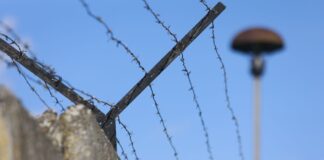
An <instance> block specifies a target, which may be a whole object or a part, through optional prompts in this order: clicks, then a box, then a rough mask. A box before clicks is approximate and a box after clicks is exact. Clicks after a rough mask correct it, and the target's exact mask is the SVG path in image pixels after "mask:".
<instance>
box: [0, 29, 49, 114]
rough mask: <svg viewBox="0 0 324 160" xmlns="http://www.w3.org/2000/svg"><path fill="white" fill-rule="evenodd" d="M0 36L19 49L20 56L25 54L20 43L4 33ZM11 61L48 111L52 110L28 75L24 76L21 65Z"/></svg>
mask: <svg viewBox="0 0 324 160" xmlns="http://www.w3.org/2000/svg"><path fill="white" fill-rule="evenodd" d="M0 35H1V36H2V37H4V38H5V40H7V41H8V42H9V44H11V45H14V46H15V47H16V48H17V50H18V51H19V52H20V54H24V51H23V50H22V49H21V47H20V46H19V45H18V43H17V42H16V41H14V40H13V39H11V38H10V37H9V36H7V35H5V34H3V33H0ZM11 60H12V64H13V66H14V67H15V68H16V69H17V71H18V73H19V74H20V75H21V76H22V77H23V79H24V81H25V82H26V84H27V85H28V87H29V88H30V89H31V91H32V92H33V93H34V94H35V95H36V96H37V97H38V99H39V100H40V101H41V102H42V103H43V105H45V107H46V108H47V109H49V110H51V107H49V105H48V104H47V103H46V101H45V100H44V99H43V98H42V97H41V96H40V94H39V93H38V91H37V90H36V88H35V87H34V86H33V85H32V84H31V83H30V82H29V80H28V78H27V77H26V75H25V74H24V72H23V71H22V69H21V68H20V67H19V65H18V64H17V63H16V62H15V60H14V59H13V58H11Z"/></svg>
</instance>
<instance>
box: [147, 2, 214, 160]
mask: <svg viewBox="0 0 324 160" xmlns="http://www.w3.org/2000/svg"><path fill="white" fill-rule="evenodd" d="M142 1H143V2H144V5H145V6H144V8H145V9H146V10H148V11H149V12H150V13H151V14H152V15H153V17H154V18H155V20H156V23H157V24H159V25H160V26H161V27H162V28H163V29H164V30H165V31H166V32H167V34H168V35H169V36H171V38H172V39H171V40H172V41H174V42H175V43H179V40H178V38H177V35H176V34H175V33H174V32H172V31H171V27H170V26H167V25H166V24H165V23H164V22H163V21H162V20H161V18H160V15H159V14H158V13H157V12H155V11H154V10H153V9H152V7H151V6H150V4H149V3H148V2H147V1H146V0H142ZM180 61H181V64H182V67H183V70H182V71H183V72H184V73H185V75H186V77H187V80H188V82H189V86H190V88H189V91H191V93H192V96H193V100H194V103H195V105H196V109H197V110H198V116H199V119H200V123H201V125H202V128H203V134H204V137H205V140H206V141H205V143H206V147H207V152H208V155H209V159H210V160H213V159H214V157H213V153H212V149H211V144H210V139H209V133H208V131H207V125H206V123H205V120H204V117H203V112H202V109H201V106H200V103H199V101H198V97H197V93H196V91H195V89H194V85H193V82H192V79H191V76H190V73H191V72H190V71H189V69H188V67H187V64H186V61H185V57H184V55H183V53H181V54H180Z"/></svg>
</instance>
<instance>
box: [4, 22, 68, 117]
mask: <svg viewBox="0 0 324 160" xmlns="http://www.w3.org/2000/svg"><path fill="white" fill-rule="evenodd" d="M0 26H2V27H3V28H4V29H5V31H6V32H8V33H9V34H10V35H11V36H13V38H14V39H15V40H14V41H15V42H16V45H19V44H21V45H22V46H23V48H24V50H25V51H27V53H29V54H30V55H31V56H32V59H33V60H34V61H35V62H36V63H37V64H39V65H40V66H42V67H43V68H44V69H45V70H46V71H48V72H49V73H52V74H54V73H55V71H54V69H53V68H51V67H49V66H47V65H44V64H43V63H41V62H39V61H38V59H37V57H36V54H35V52H33V51H32V50H31V49H30V46H29V44H27V43H25V42H23V40H22V38H21V37H20V36H19V35H18V34H17V33H16V32H15V31H14V29H13V28H11V27H10V26H9V25H7V24H6V23H4V22H2V21H1V20H0ZM12 40H13V39H12ZM19 46H20V45H19ZM19 49H20V50H21V48H19ZM7 64H9V63H7ZM20 71H21V72H22V70H20ZM23 75H25V77H26V78H27V79H29V80H30V81H33V82H34V83H36V84H38V85H41V86H43V87H44V88H45V89H46V90H47V91H48V93H49V95H50V96H51V97H52V98H53V99H54V101H55V105H59V106H60V108H61V111H62V112H63V111H65V108H64V106H63V105H62V103H61V102H60V101H59V100H58V98H57V97H56V96H55V95H54V93H53V92H52V89H51V88H50V87H49V86H48V84H47V83H46V82H45V81H43V82H42V81H40V80H36V79H34V78H32V77H31V76H29V75H28V74H26V73H23Z"/></svg>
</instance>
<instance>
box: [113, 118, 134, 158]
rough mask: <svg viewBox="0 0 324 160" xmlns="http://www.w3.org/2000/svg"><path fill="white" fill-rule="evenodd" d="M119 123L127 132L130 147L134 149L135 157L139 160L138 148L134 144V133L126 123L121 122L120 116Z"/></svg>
mask: <svg viewBox="0 0 324 160" xmlns="http://www.w3.org/2000/svg"><path fill="white" fill-rule="evenodd" d="M117 122H118V123H119V124H120V125H121V126H122V128H123V129H124V130H125V131H126V133H127V135H128V139H129V141H130V146H131V147H132V152H133V154H134V156H135V159H136V160H139V158H138V155H137V152H136V148H135V143H134V140H133V134H132V132H131V131H130V130H129V129H128V127H127V126H126V125H125V123H123V122H122V121H121V120H120V117H119V116H118V117H117Z"/></svg>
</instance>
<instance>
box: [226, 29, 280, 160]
mask: <svg viewBox="0 0 324 160" xmlns="http://www.w3.org/2000/svg"><path fill="white" fill-rule="evenodd" d="M283 46H284V44H283V40H282V39H281V37H280V36H279V35H278V34H276V33H275V32H273V31H271V30H269V29H265V28H251V29H248V30H245V31H243V32H240V33H239V34H238V35H237V36H236V37H235V38H234V40H233V42H232V48H233V49H234V50H237V51H240V52H242V53H244V54H247V55H251V56H252V61H251V73H252V75H253V77H254V96H255V97H254V160H260V119H261V118H260V110H261V103H260V99H261V98H260V97H261V96H260V94H261V91H260V90H261V84H260V77H261V76H262V74H263V70H264V63H265V62H264V59H263V55H264V54H271V53H274V51H277V50H280V49H282V48H283Z"/></svg>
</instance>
